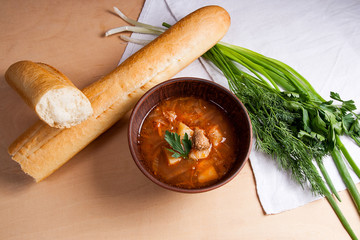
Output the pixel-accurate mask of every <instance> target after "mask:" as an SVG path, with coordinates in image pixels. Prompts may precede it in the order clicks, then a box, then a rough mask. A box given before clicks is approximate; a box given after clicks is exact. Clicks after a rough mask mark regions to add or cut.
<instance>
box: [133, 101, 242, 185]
mask: <svg viewBox="0 0 360 240" xmlns="http://www.w3.org/2000/svg"><path fill="white" fill-rule="evenodd" d="M169 138H170V139H172V141H169ZM138 140H139V143H140V150H141V154H142V158H143V161H144V162H145V165H146V166H147V168H148V170H149V171H150V172H151V173H152V174H153V175H154V176H155V177H156V178H157V179H159V180H160V181H163V182H165V183H168V184H170V185H174V186H177V187H181V188H200V187H204V186H208V185H210V184H212V183H214V182H216V181H218V180H219V179H221V178H222V177H223V176H224V175H225V174H226V173H227V172H228V171H229V170H230V168H231V166H232V164H233V162H234V161H235V157H236V151H235V149H236V145H237V143H236V136H235V130H234V129H233V125H232V124H231V123H230V121H229V119H228V117H227V115H226V112H225V111H224V110H223V109H222V108H220V107H219V106H217V105H216V104H214V103H212V102H208V101H205V100H203V99H199V98H194V97H181V98H170V99H167V100H165V101H162V102H161V103H160V104H159V105H157V106H156V107H155V108H153V109H152V110H151V111H150V112H149V114H148V115H147V117H146V119H145V120H144V122H143V125H142V127H141V131H140V136H139V139H138ZM179 144H180V145H179ZM179 147H181V149H179ZM177 150H179V151H177Z"/></svg>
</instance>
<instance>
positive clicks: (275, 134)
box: [230, 75, 324, 195]
mask: <svg viewBox="0 0 360 240" xmlns="http://www.w3.org/2000/svg"><path fill="white" fill-rule="evenodd" d="M240 82H242V83H245V84H239V83H240ZM230 88H231V90H232V91H233V92H234V93H235V95H236V96H237V97H238V98H239V99H240V100H241V101H242V102H243V104H244V105H245V107H246V108H247V110H248V113H249V116H250V119H251V122H252V125H253V131H254V135H255V137H256V148H257V150H260V151H262V152H264V153H266V154H268V155H270V156H271V157H272V158H273V159H275V160H276V161H277V163H278V165H279V166H280V167H281V168H282V169H284V170H286V171H289V172H290V173H291V177H292V179H293V180H294V181H296V182H297V183H299V184H300V185H301V186H302V187H303V188H307V187H310V189H311V191H312V192H313V193H315V194H319V195H324V193H323V191H322V189H321V188H320V186H319V183H321V182H322V181H323V180H322V178H321V177H320V175H319V174H318V172H317V171H316V170H314V169H313V168H312V167H311V166H312V164H313V163H312V160H313V159H314V158H315V156H318V155H320V154H321V152H319V151H318V150H319V148H318V147H315V146H314V147H311V145H308V144H305V143H304V142H303V141H302V140H301V139H299V138H298V137H297V136H296V133H295V129H292V126H294V125H295V124H298V123H300V121H301V114H299V113H298V112H296V111H294V112H290V111H289V110H288V108H287V107H288V104H287V103H286V100H285V99H284V98H282V97H281V96H280V95H279V94H278V93H276V92H275V91H268V89H263V87H262V86H261V85H257V84H254V83H252V82H251V81H249V80H248V79H247V78H246V76H245V75H242V76H241V78H239V77H238V78H237V82H234V83H233V84H230Z"/></svg>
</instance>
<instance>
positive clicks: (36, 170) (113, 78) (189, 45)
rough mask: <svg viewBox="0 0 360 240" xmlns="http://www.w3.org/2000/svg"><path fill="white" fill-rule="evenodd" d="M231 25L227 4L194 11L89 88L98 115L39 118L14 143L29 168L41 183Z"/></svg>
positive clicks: (16, 155) (11, 149) (13, 151)
mask: <svg viewBox="0 0 360 240" xmlns="http://www.w3.org/2000/svg"><path fill="white" fill-rule="evenodd" d="M229 25H230V17H229V14H228V13H227V12H226V11H225V10H224V9H223V8H221V7H218V6H207V7H204V8H201V9H198V10H197V11H195V12H193V13H191V14H189V15H188V16H186V17H185V18H183V19H182V20H180V21H179V22H178V23H176V24H175V25H174V26H172V27H171V28H169V29H168V30H167V31H166V32H165V33H163V34H162V35H160V36H159V37H158V38H156V39H155V40H154V41H152V42H151V43H149V44H148V45H147V46H145V47H143V48H142V49H141V50H139V51H138V52H136V53H135V54H134V55H132V56H131V57H129V58H128V59H127V60H126V61H124V62H123V63H122V64H120V65H119V66H118V67H117V68H116V69H115V70H113V71H112V72H110V73H109V74H108V75H106V76H104V77H103V78H101V79H100V80H98V81H97V82H95V83H93V84H91V85H90V86H88V87H86V88H85V89H83V93H84V94H85V96H86V97H87V98H88V99H89V100H90V102H91V104H92V106H93V109H94V114H93V115H92V116H91V117H90V118H88V119H87V120H85V121H84V122H82V123H81V124H79V125H76V126H74V127H71V128H66V129H55V128H51V127H49V126H48V125H46V124H44V123H42V122H38V123H36V124H35V125H34V126H32V127H31V128H30V129H28V130H27V131H26V132H25V133H24V134H23V135H22V136H20V137H19V138H18V139H17V140H16V141H15V142H14V143H13V144H11V146H10V147H9V154H10V155H12V158H13V159H14V160H15V161H16V162H18V163H19V164H20V165H21V168H22V169H23V171H24V172H26V173H27V174H29V175H30V176H32V177H33V178H34V179H35V180H36V182H39V181H41V180H43V179H44V178H46V177H47V176H49V175H50V174H51V173H53V172H54V171H55V170H56V169H58V168H59V167H60V166H62V165H63V164H64V163H65V162H67V161H68V160H69V159H70V158H72V157H73V156H74V155H75V154H76V153H78V152H79V151H81V150H82V149H83V148H85V147H86V146H87V145H88V144H89V143H90V142H91V141H93V140H94V139H95V138H97V137H98V136H99V135H100V134H102V133H103V132H104V131H106V130H107V129H108V128H110V127H111V126H112V125H113V124H114V123H116V122H117V121H118V120H119V119H120V118H121V117H122V116H123V115H125V114H126V113H127V112H128V111H129V110H131V108H132V107H133V106H134V105H135V103H136V102H137V101H138V99H139V98H140V97H141V96H142V95H143V94H144V93H145V92H146V91H147V90H149V89H150V88H151V87H153V86H155V85H156V84H158V83H160V82H162V81H165V80H168V79H170V78H171V77H172V76H174V75H175V74H176V73H178V72H179V71H180V70H182V69H183V68H184V67H186V66H187V65H188V64H190V63H191V62H192V61H194V60H195V59H197V58H198V57H200V56H201V55H202V54H203V53H205V52H206V51H207V50H208V49H210V48H211V47H212V46H213V45H215V44H216V43H217V42H218V41H219V40H220V39H221V38H222V37H223V36H224V35H225V33H226V31H227V30H228V28H229Z"/></svg>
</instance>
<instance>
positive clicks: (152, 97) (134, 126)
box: [128, 78, 252, 193]
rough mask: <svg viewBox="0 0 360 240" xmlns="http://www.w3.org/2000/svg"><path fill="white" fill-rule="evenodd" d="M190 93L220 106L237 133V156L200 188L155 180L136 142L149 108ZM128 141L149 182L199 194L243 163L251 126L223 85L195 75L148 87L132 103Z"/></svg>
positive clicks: (224, 179) (233, 173) (217, 184)
mask: <svg viewBox="0 0 360 240" xmlns="http://www.w3.org/2000/svg"><path fill="white" fill-rule="evenodd" d="M187 96H193V97H198V98H202V99H205V100H207V101H212V102H215V103H216V104H218V105H219V106H220V107H222V108H223V109H224V110H225V111H226V112H227V114H228V117H229V118H230V120H231V122H233V123H234V124H236V125H235V129H236V131H237V133H236V135H237V136H238V142H239V143H241V144H239V146H238V148H239V149H238V154H237V158H236V160H235V162H234V164H233V166H232V168H231V170H230V171H229V172H228V173H227V174H226V175H225V176H223V177H222V178H221V179H220V180H219V181H217V182H215V183H214V184H212V185H210V186H206V187H203V188H194V189H185V188H179V187H176V186H172V185H169V184H167V183H164V182H162V181H160V180H158V179H157V178H156V177H155V176H153V175H152V173H151V172H150V171H148V169H147V167H146V166H145V164H144V162H143V160H142V156H141V152H140V145H139V144H138V135H139V133H140V130H141V126H142V123H143V120H144V119H145V117H146V116H147V114H148V113H149V111H150V110H151V109H153V108H154V106H156V105H157V104H159V103H160V102H161V101H162V100H165V99H167V98H169V97H187ZM128 141H129V148H130V152H131V155H132V157H133V159H134V161H135V163H136V165H137V166H138V168H139V169H140V171H141V172H142V173H143V174H145V176H146V177H148V178H149V179H150V180H151V181H153V182H154V183H156V184H158V185H159V186H161V187H163V188H166V189H168V190H172V191H176V192H183V193H200V192H205V191H209V190H213V189H215V188H218V187H220V186H222V185H224V184H226V183H228V182H229V181H231V180H232V179H233V178H234V177H235V176H236V175H237V174H238V173H239V172H240V170H241V169H242V167H243V166H244V165H245V163H246V161H247V160H248V158H249V154H250V150H251V144H252V127H251V122H250V118H249V116H248V114H247V111H246V109H245V107H244V105H243V104H242V103H241V102H240V101H239V100H238V98H237V97H236V96H235V95H234V94H233V93H231V92H230V91H229V90H227V89H226V88H224V87H222V86H220V85H219V84H216V83H214V82H211V81H208V80H204V79H199V78H177V79H172V80H168V81H166V82H163V83H161V84H158V85H157V86H155V87H153V88H152V89H150V90H149V91H148V92H147V93H145V94H144V96H143V97H142V98H141V99H140V100H139V101H138V102H137V104H136V105H135V107H134V109H133V111H132V114H131V116H130V122H129V129H128Z"/></svg>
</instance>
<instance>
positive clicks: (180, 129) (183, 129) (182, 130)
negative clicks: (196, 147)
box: [177, 122, 194, 140]
mask: <svg viewBox="0 0 360 240" xmlns="http://www.w3.org/2000/svg"><path fill="white" fill-rule="evenodd" d="M177 133H178V134H179V135H180V139H181V140H182V139H183V138H184V136H185V133H187V135H188V137H189V138H191V137H192V135H193V133H194V131H193V130H191V128H189V127H188V126H187V125H185V124H184V123H182V122H180V123H179V126H178V132H177Z"/></svg>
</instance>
